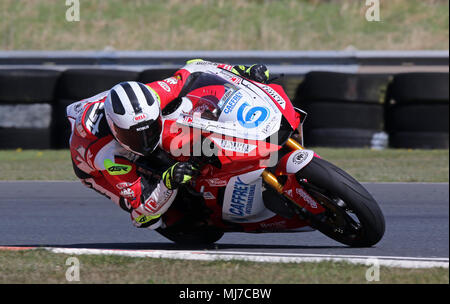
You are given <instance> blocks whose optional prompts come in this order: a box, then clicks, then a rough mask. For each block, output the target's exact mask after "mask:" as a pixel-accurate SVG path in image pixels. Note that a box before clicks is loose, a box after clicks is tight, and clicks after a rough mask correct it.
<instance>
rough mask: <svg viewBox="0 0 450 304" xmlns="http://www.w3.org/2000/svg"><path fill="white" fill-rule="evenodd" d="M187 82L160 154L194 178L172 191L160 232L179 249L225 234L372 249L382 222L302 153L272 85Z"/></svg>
mask: <svg viewBox="0 0 450 304" xmlns="http://www.w3.org/2000/svg"><path fill="white" fill-rule="evenodd" d="M191 77H192V80H191V81H190V82H189V85H188V87H187V89H185V92H184V94H183V95H184V97H183V98H182V106H180V109H182V111H180V112H179V113H176V117H175V119H174V120H172V123H171V124H165V128H171V132H166V135H165V136H164V137H163V146H165V147H166V148H167V149H170V151H172V154H173V155H174V158H175V159H177V160H183V161H186V160H188V159H189V160H191V161H193V162H195V163H196V164H197V165H198V166H199V167H200V170H199V172H200V174H199V175H198V176H197V177H196V178H193V180H192V182H191V184H190V185H189V186H187V187H182V188H181V189H180V190H179V191H180V192H179V194H178V197H179V198H180V199H177V201H176V202H175V203H174V204H173V205H172V206H171V207H170V208H169V210H168V211H167V212H166V213H165V214H164V215H163V219H164V221H165V223H166V224H167V227H165V228H159V229H157V231H158V232H159V233H160V234H162V235H163V236H165V237H166V238H168V239H170V240H172V241H174V242H176V243H180V244H211V243H214V242H216V241H218V240H219V239H220V238H221V237H222V236H223V234H224V233H226V232H248V233H255V232H256V233H266V232H289V231H299V232H300V231H313V230H319V231H320V232H322V233H324V234H325V235H327V236H329V237H330V238H332V239H334V240H336V241H338V242H341V243H343V244H346V245H349V246H356V247H366V246H372V245H374V244H376V243H377V242H378V241H380V239H381V238H382V237H383V234H384V231H385V222H384V216H383V214H382V212H381V210H380V208H379V206H378V204H377V202H376V201H375V200H374V198H373V197H372V196H371V195H370V194H369V192H368V191H367V190H366V189H365V188H364V187H363V186H362V185H361V184H360V183H359V182H357V181H356V180H355V179H354V178H352V177H351V176H350V175H349V174H347V173H346V172H344V171H343V170H342V169H340V168H338V167H336V166H335V165H333V164H331V163H330V162H328V161H326V160H324V159H322V158H320V157H319V156H318V155H316V154H315V153H314V152H313V151H311V150H307V149H304V148H303V147H302V142H303V140H302V133H303V132H302V124H303V121H304V119H305V117H306V113H305V112H303V111H301V110H299V109H296V108H294V107H293V105H292V103H291V102H290V100H289V98H288V97H287V95H286V93H285V92H284V90H283V89H282V87H281V86H279V85H276V84H262V83H257V82H254V81H251V80H248V79H245V78H243V77H239V76H237V75H235V74H233V73H231V72H229V71H227V70H225V69H224V70H219V71H217V72H197V73H194V74H193V75H192V76H191ZM294 138H297V140H295V139H294ZM177 153H178V155H177Z"/></svg>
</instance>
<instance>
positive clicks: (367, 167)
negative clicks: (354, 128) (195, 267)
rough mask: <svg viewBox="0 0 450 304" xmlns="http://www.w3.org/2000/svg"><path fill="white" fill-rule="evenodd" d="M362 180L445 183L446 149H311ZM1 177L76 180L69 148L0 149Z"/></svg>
mask: <svg viewBox="0 0 450 304" xmlns="http://www.w3.org/2000/svg"><path fill="white" fill-rule="evenodd" d="M313 149H314V148H313ZM314 151H316V152H317V153H318V154H319V155H321V156H322V157H323V158H325V159H326V160H328V161H330V162H332V163H334V164H335V165H337V166H338V167H340V168H342V169H343V170H345V171H347V172H348V173H349V174H350V175H352V176H353V177H355V178H356V179H357V180H359V181H361V182H447V183H448V181H449V152H448V150H404V149H387V150H371V149H336V148H316V149H314ZM0 180H77V178H76V177H75V175H74V173H73V169H72V163H71V161H70V153H69V151H68V150H20V149H18V150H9V151H8V150H5V151H0Z"/></svg>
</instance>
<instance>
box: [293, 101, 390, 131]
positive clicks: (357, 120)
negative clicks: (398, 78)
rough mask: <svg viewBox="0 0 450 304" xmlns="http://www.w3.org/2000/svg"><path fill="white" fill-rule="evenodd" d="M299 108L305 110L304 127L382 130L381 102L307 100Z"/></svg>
mask: <svg viewBox="0 0 450 304" xmlns="http://www.w3.org/2000/svg"><path fill="white" fill-rule="evenodd" d="M300 109H302V110H304V111H306V113H308V116H307V118H306V120H305V124H304V129H305V130H308V129H317V128H354V129H372V130H379V131H381V130H383V126H384V108H383V105H381V104H375V103H355V102H336V101H335V102H321V101H316V102H309V103H306V104H305V105H304V106H300Z"/></svg>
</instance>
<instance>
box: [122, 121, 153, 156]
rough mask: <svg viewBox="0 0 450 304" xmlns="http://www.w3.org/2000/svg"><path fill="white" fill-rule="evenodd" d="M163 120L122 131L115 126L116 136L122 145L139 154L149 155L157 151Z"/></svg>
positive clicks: (140, 124) (146, 122) (148, 122)
mask: <svg viewBox="0 0 450 304" xmlns="http://www.w3.org/2000/svg"><path fill="white" fill-rule="evenodd" d="M161 129H162V123H161V118H158V119H157V120H150V121H145V122H142V123H139V124H137V125H134V126H132V127H131V128H130V129H122V128H120V127H118V126H117V125H116V124H114V131H115V132H114V133H115V134H114V135H115V136H116V139H117V140H118V141H119V143H120V144H122V145H123V146H125V147H126V148H128V150H131V151H133V152H135V153H137V154H140V155H148V154H150V153H152V152H153V150H155V148H156V146H157V145H158V143H159V139H160V136H161Z"/></svg>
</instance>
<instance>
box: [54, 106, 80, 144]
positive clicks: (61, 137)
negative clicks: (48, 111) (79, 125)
mask: <svg viewBox="0 0 450 304" xmlns="http://www.w3.org/2000/svg"><path fill="white" fill-rule="evenodd" d="M76 101H77V100H69V99H60V100H58V101H57V102H56V103H55V104H54V105H53V115H52V125H51V129H52V132H51V134H52V141H51V144H52V148H54V149H67V148H69V138H70V131H71V129H70V123H69V120H68V119H67V118H66V107H67V106H68V105H70V104H71V103H74V102H76Z"/></svg>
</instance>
